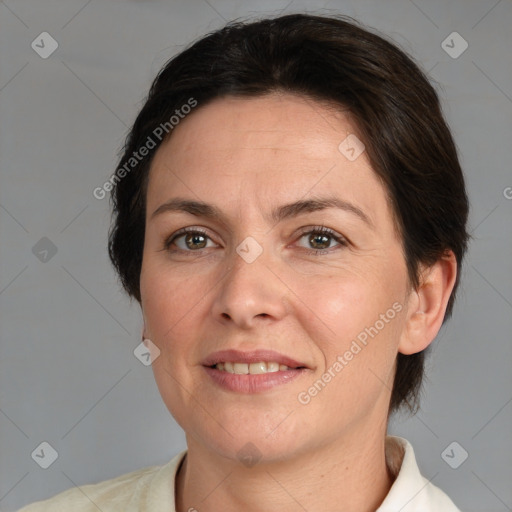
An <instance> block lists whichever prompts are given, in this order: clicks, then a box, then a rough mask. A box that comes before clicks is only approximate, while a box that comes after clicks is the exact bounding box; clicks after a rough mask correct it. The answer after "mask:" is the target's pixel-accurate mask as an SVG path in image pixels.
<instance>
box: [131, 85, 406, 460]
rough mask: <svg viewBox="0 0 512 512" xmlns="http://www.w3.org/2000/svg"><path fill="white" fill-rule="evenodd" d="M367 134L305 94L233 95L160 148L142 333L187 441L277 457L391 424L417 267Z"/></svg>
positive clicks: (151, 191)
mask: <svg viewBox="0 0 512 512" xmlns="http://www.w3.org/2000/svg"><path fill="white" fill-rule="evenodd" d="M356 133H357V130H356V127H355V125H354V124H353V123H351V121H350V118H349V117H348V116H347V115H346V114H344V113H342V112H340V111H334V109H332V108H328V107H327V106H325V105H322V104H320V103H317V102H313V101H312V100H309V99H306V98H302V97H298V96H292V95H286V94H282V95H277V94H273V95H268V96H265V97H260V98H250V99H238V98H223V99H219V100H215V101H214V102H212V103H209V104H207V105H205V106H201V105H199V106H198V107H197V109H196V110H195V111H193V112H192V113H191V114H189V116H188V117H186V118H185V119H184V120H182V121H181V122H180V124H179V125H178V126H177V127H176V128H175V129H174V130H173V133H172V137H170V138H169V139H168V140H167V141H166V142H165V143H164V144H163V145H162V146H161V147H160V148H159V150H158V152H157V153H156V155H155V158H154V160H153V163H152V167H151V171H150V176H149V183H148V190H147V212H146V213H147V215H146V218H147V221H146V235H145V243H144V254H143V264H142V272H141V281H140V286H141V304H142V310H143V317H144V324H145V331H144V334H145V336H146V337H147V338H149V339H150V340H151V342H152V343H154V344H155V345H156V346H157V347H158V349H159V350H160V355H159V356H158V357H157V358H156V359H155V360H154V362H153V371H154V375H155V378H156V382H157V385H158V388H159V390H160V393H161V395H162V397H163V400H164V402H165V404H166V405H167V407H168V409H169V411H170V412H171V414H172V415H173V416H174V417H175V419H176V420H177V421H178V423H179V424H180V425H181V426H182V427H183V429H184V430H185V432H186V434H187V439H188V442H189V449H190V446H191V444H193V445H194V446H196V447H198V448H199V447H201V449H203V450H212V451H214V452H216V453H218V454H220V455H222V456H224V457H228V458H232V459H233V460H234V459H235V458H237V452H238V451H239V450H240V449H242V448H243V447H244V446H245V445H246V443H248V442H251V443H252V444H253V445H254V446H256V448H257V450H258V452H259V454H260V455H261V456H263V457H264V458H266V459H267V460H269V461H270V460H272V459H278V458H281V459H282V458H283V457H292V456H293V455H294V454H298V453H300V452H307V451H313V450H316V449H317V448H318V447H320V446H327V445H328V444H329V443H336V442H337V441H339V440H340V439H341V438H347V439H348V438H353V437H354V436H357V435H359V436H362V435H364V433H365V432H368V431H371V429H375V428H376V426H377V425H381V424H385V422H386V417H387V409H388V404H389V398H390V389H391V387H392V382H393V375H394V368H395V360H396V355H397V351H398V349H397V347H398V343H399V339H400V336H401V334H402V331H403V329H404V324H405V320H404V317H405V312H406V310H407V304H406V300H407V297H408V280H407V269H406V264H405V260H404V257H403V253H402V246H401V242H400V239H399V237H398V235H397V234H396V232H395V229H394V224H393V217H392V212H391V209H390V206H389V204H388V201H387V199H386V192H385V189H384V187H383V185H382V184H381V183H380V181H379V180H378V178H377V176H376V175H375V173H374V171H373V170H372V168H371V166H370V164H369V161H368V159H367V156H366V153H365V152H364V151H363V152H362V153H361V154H360V156H358V157H357V158H355V159H354V156H357V153H356V151H357V150H358V149H360V146H358V145H357V141H356V142H354V140H355V139H353V137H354V134H356ZM349 135H350V137H349V139H348V141H349V142H350V144H348V145H347V144H346V143H345V144H342V145H341V146H340V143H342V141H344V139H346V138H347V136H349ZM354 144H356V145H355V146H354ZM350 147H354V148H355V151H351V150H350ZM340 148H341V149H340ZM347 148H348V149H347ZM223 351H230V352H224V353H222V352H223ZM217 363H219V365H218V366H215V365H216V364H217ZM226 363H227V364H226ZM230 363H233V364H234V363H237V364H234V366H233V368H231V366H230ZM250 363H254V364H251V365H250ZM258 363H269V364H266V365H265V364H263V365H261V364H258ZM276 363H278V366H277V370H278V371H274V370H276ZM279 364H280V365H283V364H284V366H279ZM258 369H259V371H265V369H266V371H267V373H263V374H256V372H257V371H258ZM231 371H235V372H237V373H236V374H232V373H231ZM247 371H249V374H246V372H247ZM238 372H241V373H243V374H241V375H239V374H238ZM253 372H254V373H253Z"/></svg>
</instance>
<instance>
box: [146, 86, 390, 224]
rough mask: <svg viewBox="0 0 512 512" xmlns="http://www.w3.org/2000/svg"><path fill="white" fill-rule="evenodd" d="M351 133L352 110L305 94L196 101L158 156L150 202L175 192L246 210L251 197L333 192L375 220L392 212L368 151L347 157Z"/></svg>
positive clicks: (266, 200)
mask: <svg viewBox="0 0 512 512" xmlns="http://www.w3.org/2000/svg"><path fill="white" fill-rule="evenodd" d="M347 137H349V139H348V140H349V141H350V144H351V145H353V144H354V142H355V143H356V144H357V140H358V139H357V138H354V137H357V127H356V126H355V124H354V123H353V122H352V121H351V119H350V117H349V115H348V114H347V113H345V112H343V111H342V110H341V109H340V108H334V107H332V106H328V105H326V104H322V103H319V102H317V101H314V100H311V99H308V98H305V97H301V96H295V95H289V94H271V95H267V96H262V97H256V98H231V97H229V98H222V99H217V100H214V101H212V102H211V103H208V104H206V105H204V106H201V105H198V107H196V110H194V111H193V113H191V114H190V115H189V116H187V117H186V118H185V119H183V120H182V121H181V122H180V124H179V125H178V126H177V127H175V128H174V130H173V132H172V134H171V137H170V138H169V139H168V140H166V141H165V142H164V143H163V144H162V146H161V147H160V148H159V150H158V151H157V153H156V155H155V157H154V159H153V163H152V167H151V171H150V179H149V187H148V198H147V203H148V209H150V208H153V209H154V208H156V207H158V206H159V204H160V203H161V202H164V201H166V200H168V199H169V198H170V196H173V195H175V196H184V195H188V196H189V197H191V198H194V199H200V200H205V201H206V200H208V201H209V202H211V201H212V200H214V199H216V200H217V201H218V202H219V203H220V205H221V206H227V205H230V204H233V205H234V204H235V203H236V204H238V210H239V211H242V210H247V209H249V208H251V206H253V202H254V204H256V203H257V204H258V205H259V207H260V208H264V205H279V204H283V203H286V202H291V201H294V200H297V199H300V198H304V197H307V196H308V194H310V195H319V194H321V195H323V194H326V193H329V194H331V195H332V194H333V193H335V194H338V195H339V196H340V197H342V198H344V199H351V200H352V202H355V203H357V204H358V206H360V207H361V209H364V210H366V212H367V214H368V216H369V217H370V219H371V220H372V221H376V220H377V217H379V216H382V215H390V212H389V210H388V205H387V201H386V193H385V190H384V188H383V186H382V184H381V182H380V180H379V179H378V178H377V176H376V174H375V172H374V171H373V169H372V168H371V165H370V163H369V161H368V158H367V156H366V153H365V152H364V151H363V152H362V153H361V154H360V156H358V157H357V158H356V159H352V158H348V157H352V155H353V153H352V154H350V153H348V154H347V153H346V152H345V149H346V145H347V144H346V143H344V141H345V140H346V139H347ZM340 144H341V146H340ZM350 144H349V145H350ZM362 147H363V146H359V147H356V148H355V149H356V150H357V149H362Z"/></svg>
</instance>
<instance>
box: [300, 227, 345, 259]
mask: <svg viewBox="0 0 512 512" xmlns="http://www.w3.org/2000/svg"><path fill="white" fill-rule="evenodd" d="M302 239H305V240H306V243H307V245H308V247H305V249H312V250H311V251H310V252H311V253H312V254H317V253H319V252H322V251H324V252H325V251H328V250H331V249H335V248H336V246H333V245H331V244H332V243H333V242H334V243H337V244H338V246H341V247H344V246H346V245H347V241H346V240H345V238H344V237H342V236H341V235H339V234H338V233H336V232H334V231H332V230H331V229H329V228H325V227H318V228H316V229H310V230H308V231H304V232H303V233H302V235H301V237H300V240H302Z"/></svg>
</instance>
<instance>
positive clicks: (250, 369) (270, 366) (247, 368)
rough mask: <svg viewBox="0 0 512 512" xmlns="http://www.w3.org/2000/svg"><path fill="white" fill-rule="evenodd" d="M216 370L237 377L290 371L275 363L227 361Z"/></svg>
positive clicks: (218, 365)
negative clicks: (233, 374) (234, 374)
mask: <svg viewBox="0 0 512 512" xmlns="http://www.w3.org/2000/svg"><path fill="white" fill-rule="evenodd" d="M215 368H216V369H217V370H220V371H225V372H228V373H236V374H237V375H249V374H250V375H259V374H262V373H274V372H278V371H286V370H290V368H289V367H288V366H286V365H285V364H279V363H276V362H275V361H269V362H265V361H260V362H258V363H251V364H247V363H231V362H229V361H226V362H224V363H217V364H216V365H215Z"/></svg>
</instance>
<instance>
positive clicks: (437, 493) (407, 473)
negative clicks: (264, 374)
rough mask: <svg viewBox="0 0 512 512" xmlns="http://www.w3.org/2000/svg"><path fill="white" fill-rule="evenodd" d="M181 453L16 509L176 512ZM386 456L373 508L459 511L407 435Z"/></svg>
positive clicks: (389, 445) (390, 444) (389, 440)
mask: <svg viewBox="0 0 512 512" xmlns="http://www.w3.org/2000/svg"><path fill="white" fill-rule="evenodd" d="M186 453H187V452H186V450H185V451H184V452H182V453H180V454H178V455H176V456H175V457H174V458H173V459H172V460H171V461H170V462H168V463H167V464H165V465H163V466H152V467H148V468H144V469H140V470H138V471H134V472H132V473H127V474H125V475H122V476H119V477H117V478H113V479H111V480H106V481H104V482H100V483H97V484H90V485H82V486H80V487H74V488H71V489H68V490H67V491H64V492H62V493H60V494H57V495H56V496H54V497H53V498H50V499H48V500H45V501H38V502H36V503H33V504H31V505H28V506H26V507H24V508H22V509H20V510H19V511H18V512H70V511H73V512H98V510H101V511H102V512H114V511H115V512H136V511H137V512H176V507H175V496H174V488H175V485H174V483H175V477H176V473H177V470H178V468H179V466H180V463H181V461H182V460H183V458H184V457H185V455H186ZM386 460H387V463H388V466H389V467H390V469H391V470H392V471H393V472H395V474H396V473H398V474H397V476H396V479H395V481H394V483H393V485H392V487H391V489H390V490H389V493H388V495H387V496H386V498H385V499H384V501H383V502H382V504H381V506H380V507H379V508H378V509H377V510H376V512H460V510H459V509H458V508H457V507H456V506H455V505H454V504H453V502H452V500H450V498H448V496H447V495H446V494H445V493H444V492H443V491H441V489H439V488H438V487H436V486H435V485H433V484H431V483H430V482H429V481H428V480H427V479H426V478H424V477H423V476H422V475H421V474H420V471H419V469H418V465H417V463H416V458H415V456H414V450H413V448H412V446H411V444H410V443H409V442H408V441H407V440H406V439H403V438H401V437H393V436H388V437H386Z"/></svg>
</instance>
